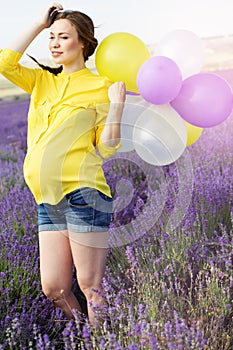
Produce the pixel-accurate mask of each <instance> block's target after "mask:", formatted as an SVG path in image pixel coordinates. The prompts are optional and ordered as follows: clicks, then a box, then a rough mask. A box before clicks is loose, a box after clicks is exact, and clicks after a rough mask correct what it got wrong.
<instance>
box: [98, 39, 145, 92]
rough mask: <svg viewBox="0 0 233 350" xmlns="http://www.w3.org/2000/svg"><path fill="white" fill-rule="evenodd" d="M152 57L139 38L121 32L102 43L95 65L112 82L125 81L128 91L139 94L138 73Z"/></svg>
mask: <svg viewBox="0 0 233 350" xmlns="http://www.w3.org/2000/svg"><path fill="white" fill-rule="evenodd" d="M150 56H151V55H150V52H149V49H148V48H147V47H146V45H145V44H144V43H143V42H142V41H141V40H140V39H139V38H138V37H136V36H135V35H133V34H129V33H124V32H119V33H113V34H110V35H109V36H107V37H106V38H105V39H104V40H103V41H102V42H101V43H100V45H99V46H98V48H97V50H96V55H95V64H96V68H97V70H98V72H99V74H100V75H103V76H106V77H108V78H109V79H110V80H112V81H124V82H125V84H126V89H127V90H129V91H133V92H138V89H137V84H136V78H137V73H138V70H139V68H140V66H141V65H142V63H144V62H145V61H146V60H147V59H148V58H149V57H150Z"/></svg>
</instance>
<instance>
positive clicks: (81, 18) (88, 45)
mask: <svg viewBox="0 0 233 350" xmlns="http://www.w3.org/2000/svg"><path fill="white" fill-rule="evenodd" d="M59 19H68V20H69V21H70V22H71V24H72V25H73V26H74V27H75V29H76V31H77V34H78V37H79V40H80V41H82V42H83V44H84V48H83V57H84V62H86V61H87V60H88V58H89V57H90V56H91V55H93V53H94V52H95V49H96V47H97V45H98V41H97V39H96V38H95V36H94V24H93V22H92V19H91V18H90V17H89V16H88V15H86V14H85V13H82V12H79V11H70V10H67V11H59V12H56V13H55V14H54V15H53V19H52V21H51V25H52V24H53V23H54V22H55V21H57V20H59ZM28 56H29V55H28ZM29 57H30V58H32V59H33V60H34V61H35V62H36V63H37V64H38V65H39V66H40V67H41V68H42V69H45V70H48V71H49V72H50V73H53V74H55V75H57V74H58V73H61V71H62V66H59V67H57V68H54V67H49V66H45V65H43V64H41V63H39V62H37V60H36V59H35V58H33V57H31V56H29Z"/></svg>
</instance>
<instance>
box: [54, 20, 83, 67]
mask: <svg viewBox="0 0 233 350" xmlns="http://www.w3.org/2000/svg"><path fill="white" fill-rule="evenodd" d="M83 47H84V45H83V43H82V42H81V41H80V40H79V38H78V33H77V31H76V29H75V27H74V26H73V25H72V24H71V22H70V21H69V20H68V19H59V20H57V21H55V22H54V23H53V25H52V26H51V30H50V41H49V49H50V52H51V54H52V56H53V59H54V61H55V62H56V63H57V64H62V65H63V66H72V65H75V64H79V63H80V62H83Z"/></svg>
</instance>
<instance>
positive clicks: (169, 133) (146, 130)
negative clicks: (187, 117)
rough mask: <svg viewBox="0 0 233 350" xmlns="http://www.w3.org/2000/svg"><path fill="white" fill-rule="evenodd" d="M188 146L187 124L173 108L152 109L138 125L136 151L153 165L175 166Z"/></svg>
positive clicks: (135, 139)
mask: <svg viewBox="0 0 233 350" xmlns="http://www.w3.org/2000/svg"><path fill="white" fill-rule="evenodd" d="M186 142H187V129H186V126H185V123H184V121H183V119H182V118H181V117H180V116H179V114H178V113H177V112H176V111H175V110H174V109H173V108H172V107H171V106H170V104H164V105H160V106H155V105H150V107H149V108H147V109H146V110H145V111H144V112H143V113H142V114H141V115H140V116H139V118H138V119H137V121H136V123H135V126H134V130H133V143H134V148H135V150H136V152H137V154H138V155H139V156H140V157H141V158H142V159H143V160H144V161H145V162H147V163H149V164H153V165H158V166H163V165H168V164H171V163H173V162H175V161H176V160H177V159H178V158H179V157H180V156H181V155H182V153H183V152H184V150H185V148H186Z"/></svg>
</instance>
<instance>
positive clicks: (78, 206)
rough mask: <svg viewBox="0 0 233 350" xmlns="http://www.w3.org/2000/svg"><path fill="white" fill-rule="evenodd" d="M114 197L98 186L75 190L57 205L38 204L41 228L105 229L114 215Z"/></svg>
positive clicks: (95, 230) (73, 230)
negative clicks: (98, 188) (103, 191)
mask: <svg viewBox="0 0 233 350" xmlns="http://www.w3.org/2000/svg"><path fill="white" fill-rule="evenodd" d="M112 207H113V200H112V198H110V197H108V196H106V195H105V194H103V193H102V192H100V191H98V190H96V189H95V188H90V187H82V188H80V189H77V190H74V191H72V192H70V193H68V194H67V195H65V197H64V198H63V199H62V200H61V201H60V202H59V203H58V204H56V205H50V204H47V203H43V204H39V205H38V229H39V232H40V231H63V230H68V231H69V232H102V231H103V232H106V231H108V229H109V225H110V222H111V216H112Z"/></svg>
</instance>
